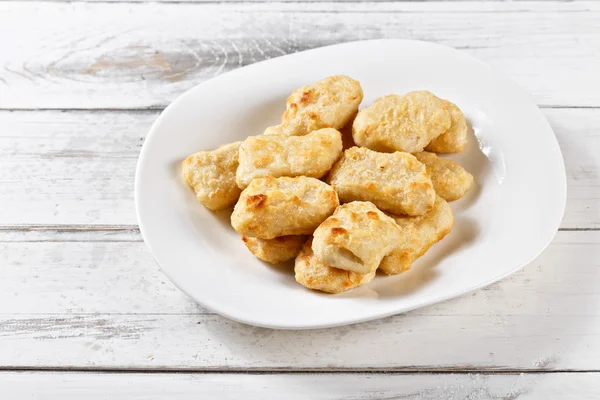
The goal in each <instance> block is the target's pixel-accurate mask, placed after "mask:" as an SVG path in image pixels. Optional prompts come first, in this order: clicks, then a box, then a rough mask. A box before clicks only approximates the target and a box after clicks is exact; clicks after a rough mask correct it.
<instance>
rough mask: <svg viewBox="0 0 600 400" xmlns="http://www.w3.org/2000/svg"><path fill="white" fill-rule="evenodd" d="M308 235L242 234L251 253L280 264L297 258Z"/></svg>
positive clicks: (269, 261)
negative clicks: (270, 237) (273, 236)
mask: <svg viewBox="0 0 600 400" xmlns="http://www.w3.org/2000/svg"><path fill="white" fill-rule="evenodd" d="M306 239H307V236H304V235H300V236H280V237H276V238H274V239H259V238H253V237H249V236H242V241H243V242H244V244H245V245H246V247H247V248H248V250H250V253H252V254H254V255H255V256H256V257H258V258H260V259H261V260H263V261H266V262H268V263H271V264H278V263H282V262H286V261H289V260H293V259H294V258H296V256H297V255H298V253H299V252H300V249H301V248H302V245H303V244H304V242H306Z"/></svg>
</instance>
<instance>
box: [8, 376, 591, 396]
mask: <svg viewBox="0 0 600 400" xmlns="http://www.w3.org/2000/svg"><path fill="white" fill-rule="evenodd" d="M0 391H2V393H3V398H4V399H5V400H22V399H29V398H36V399H37V398H41V397H43V398H44V399H49V400H68V399H76V400H80V399H88V400H94V399H106V398H115V399H125V398H127V399H130V400H140V399H149V398H152V399H172V398H173V397H174V396H176V397H177V399H198V398H199V396H201V397H202V398H207V399H222V400H226V399H232V400H237V399H240V398H244V399H261V400H267V399H276V400H279V399H286V400H288V399H289V400H295V399H313V400H334V399H352V400H366V399H408V400H417V399H418V400H440V399H470V400H492V399H505V400H511V399H512V400H516V399H517V398H518V399H519V400H533V399H577V400H580V399H593V398H598V397H599V396H600V374H598V373H587V374H584V373H573V374H565V373H563V374H543V375H540V374H506V375H485V374H466V375H465V374H443V375H440V374H385V375H383V374H333V375H332V374H281V375H271V374H253V375H240V374H235V375H232V374H107V373H102V374H95V373H94V374H81V373H65V372H54V373H52V372H45V373H43V372H4V373H0Z"/></svg>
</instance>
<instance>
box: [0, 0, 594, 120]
mask: <svg viewBox="0 0 600 400" xmlns="http://www.w3.org/2000/svg"><path fill="white" fill-rule="evenodd" d="M3 1H5V0H0V3H2V2H3ZM499 1H500V0H499ZM250 65H252V64H250ZM537 106H538V108H540V109H555V110H568V109H573V110H597V109H600V106H570V105H561V104H538V105H537ZM165 108H166V106H151V107H98V108H86V107H82V108H73V107H69V108H61V107H43V108H42V107H39V108H20V107H8V108H4V107H0V112H36V111H40V112H45V111H63V112H115V113H122V112H131V113H152V112H162V111H164V110H165Z"/></svg>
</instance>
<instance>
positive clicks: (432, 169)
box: [414, 151, 473, 201]
mask: <svg viewBox="0 0 600 400" xmlns="http://www.w3.org/2000/svg"><path fill="white" fill-rule="evenodd" d="M414 156H415V157H416V158H417V159H418V160H419V161H421V162H422V163H423V164H425V167H426V168H427V173H428V174H429V176H430V177H431V182H432V183H433V187H434V189H435V192H436V193H437V194H438V195H439V196H440V197H442V198H443V199H444V200H446V201H454V200H458V199H460V198H461V197H463V196H464V194H465V193H466V192H467V190H469V188H470V187H471V185H472V184H473V175H471V174H470V173H468V172H467V171H466V170H465V169H464V168H463V167H461V166H460V164H458V163H457V162H456V161H452V160H448V159H446V158H440V157H438V156H436V155H435V154H434V153H429V152H427V151H423V152H421V153H415V154H414Z"/></svg>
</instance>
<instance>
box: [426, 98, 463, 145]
mask: <svg viewBox="0 0 600 400" xmlns="http://www.w3.org/2000/svg"><path fill="white" fill-rule="evenodd" d="M444 102H445V103H446V104H447V105H448V109H449V110H450V117H451V119H452V125H450V129H448V130H447V131H446V132H444V133H442V134H441V135H440V136H438V137H436V138H435V139H433V140H432V141H431V142H430V143H429V144H428V145H427V146H426V147H425V150H427V151H431V152H434V153H458V152H461V151H463V150H464V149H465V147H466V146H467V130H468V128H467V120H466V119H465V115H464V114H463V112H462V111H461V110H460V108H458V106H457V105H456V104H454V103H451V102H449V101H448V100H444Z"/></svg>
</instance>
